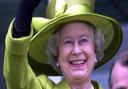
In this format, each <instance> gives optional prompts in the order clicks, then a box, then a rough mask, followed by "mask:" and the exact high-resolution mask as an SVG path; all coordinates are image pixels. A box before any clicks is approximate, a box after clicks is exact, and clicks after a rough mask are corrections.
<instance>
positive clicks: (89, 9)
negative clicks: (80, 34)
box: [28, 0, 122, 75]
mask: <svg viewBox="0 0 128 89" xmlns="http://www.w3.org/2000/svg"><path fill="white" fill-rule="evenodd" d="M94 6H95V0H51V2H50V3H49V5H48V7H47V11H46V14H47V18H42V17H35V18H33V20H32V27H33V29H35V30H36V31H37V33H36V34H35V35H34V37H33V38H32V40H31V43H30V49H29V54H28V57H29V63H30V65H31V66H32V68H33V69H34V70H35V71H36V72H38V73H42V72H43V73H44V74H47V75H57V72H56V71H55V70H54V69H53V68H52V66H51V65H50V64H49V63H48V57H47V43H48V38H49V37H50V36H51V35H52V34H54V33H55V31H56V30H57V29H58V28H59V27H60V26H62V25H63V24H65V23H68V22H71V21H86V22H89V23H91V24H93V25H94V26H95V27H96V28H97V29H99V30H100V31H101V32H102V33H103V35H104V39H105V48H104V58H103V59H102V60H101V61H98V62H97V64H96V68H97V67H99V66H101V65H103V64H105V63H106V62H108V61H109V60H110V59H111V58H112V56H113V55H114V54H115V53H116V52H117V51H118V49H119V47H120V45H121V42H122V31H121V26H120V24H119V23H118V22H117V21H116V20H114V19H112V18H110V17H107V16H104V15H100V14H96V13H94Z"/></svg>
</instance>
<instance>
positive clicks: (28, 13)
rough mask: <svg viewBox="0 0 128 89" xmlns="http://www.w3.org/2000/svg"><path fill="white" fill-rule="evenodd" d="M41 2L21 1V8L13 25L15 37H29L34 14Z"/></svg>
mask: <svg viewBox="0 0 128 89" xmlns="http://www.w3.org/2000/svg"><path fill="white" fill-rule="evenodd" d="M40 1H41V0H20V4H19V8H18V10H17V13H16V17H15V20H14V25H13V37H15V38H19V37H24V36H28V35H29V33H30V26H31V21H32V14H33V12H34V10H35V8H36V7H37V6H38V5H39V3H40Z"/></svg>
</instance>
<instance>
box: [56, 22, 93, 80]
mask: <svg viewBox="0 0 128 89" xmlns="http://www.w3.org/2000/svg"><path fill="white" fill-rule="evenodd" d="M58 55H59V56H58V61H59V65H60V68H61V70H62V72H63V75H64V76H65V78H66V79H67V80H68V81H70V82H75V81H76V82H77V81H84V80H90V76H91V73H92V70H93V68H94V65H95V53H94V37H93V31H92V28H91V27H89V26H87V25H86V24H85V23H83V22H72V23H69V24H67V25H65V26H64V27H63V28H62V32H61V33H60V38H59V45H58Z"/></svg>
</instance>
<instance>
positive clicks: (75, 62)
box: [70, 60, 85, 65]
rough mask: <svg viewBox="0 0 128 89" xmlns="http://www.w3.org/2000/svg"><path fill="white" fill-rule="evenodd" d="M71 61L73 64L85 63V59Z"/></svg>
mask: <svg viewBox="0 0 128 89" xmlns="http://www.w3.org/2000/svg"><path fill="white" fill-rule="evenodd" d="M70 63H71V64H73V65H79V64H84V63H85V60H77V61H72V62H70Z"/></svg>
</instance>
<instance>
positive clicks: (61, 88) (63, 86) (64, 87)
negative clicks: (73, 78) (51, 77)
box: [55, 79, 71, 89]
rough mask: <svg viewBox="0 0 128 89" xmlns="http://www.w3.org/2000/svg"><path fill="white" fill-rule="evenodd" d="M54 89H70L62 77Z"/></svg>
mask: <svg viewBox="0 0 128 89" xmlns="http://www.w3.org/2000/svg"><path fill="white" fill-rule="evenodd" d="M55 89H71V88H70V87H69V85H68V83H67V81H66V80H65V79H62V80H61V82H60V83H58V84H57V85H56V87H55Z"/></svg>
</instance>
